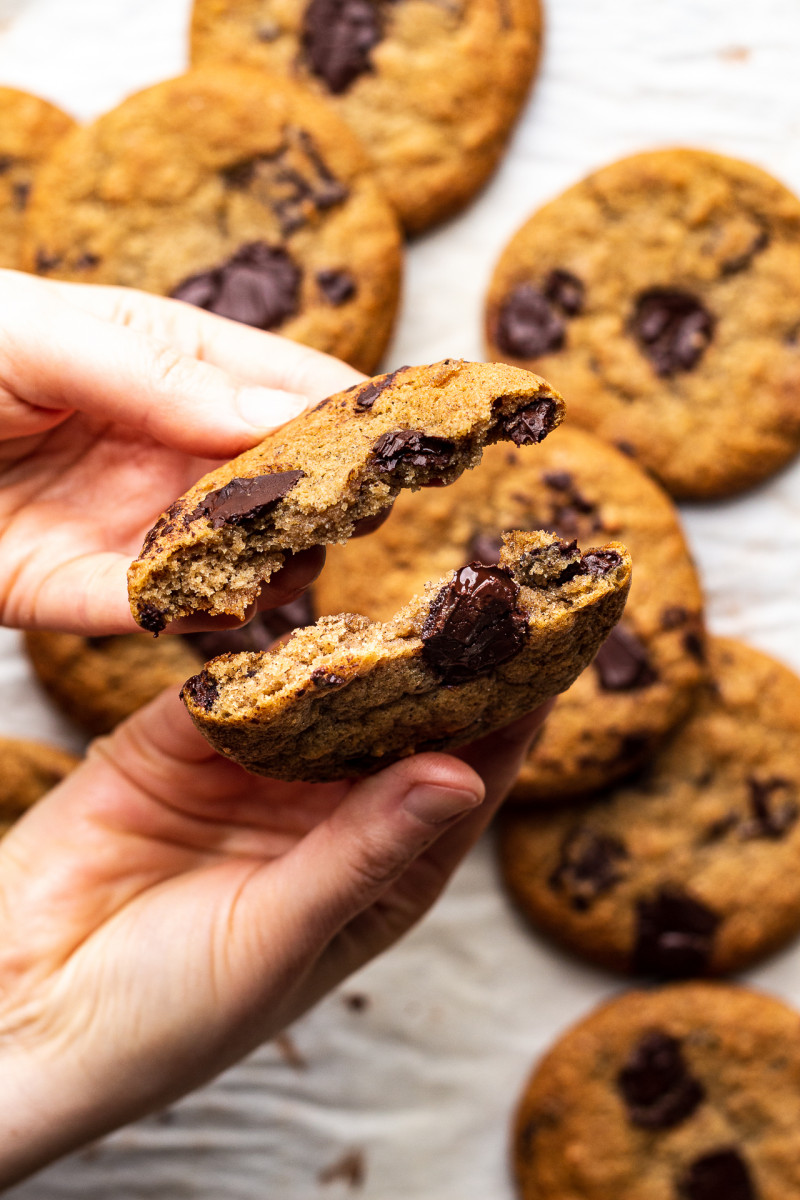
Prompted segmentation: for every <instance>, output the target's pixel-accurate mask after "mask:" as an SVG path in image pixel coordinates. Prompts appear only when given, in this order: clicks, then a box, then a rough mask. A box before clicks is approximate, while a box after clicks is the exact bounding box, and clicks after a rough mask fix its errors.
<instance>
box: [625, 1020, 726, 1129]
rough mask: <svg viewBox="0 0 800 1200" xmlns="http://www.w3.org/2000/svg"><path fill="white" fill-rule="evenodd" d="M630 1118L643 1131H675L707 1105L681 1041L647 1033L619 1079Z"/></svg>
mask: <svg viewBox="0 0 800 1200" xmlns="http://www.w3.org/2000/svg"><path fill="white" fill-rule="evenodd" d="M617 1086H618V1087H619V1090H620V1093H621V1094H622V1098H623V1099H624V1101H625V1106H626V1108H627V1110H628V1117H629V1119H630V1120H631V1122H632V1123H633V1124H634V1125H638V1126H640V1127H641V1128H642V1129H673V1128H674V1127H675V1126H676V1125H680V1124H681V1123H682V1122H683V1121H685V1120H687V1119H688V1118H689V1117H690V1116H691V1115H692V1113H694V1112H695V1110H696V1109H697V1108H698V1107H699V1106H700V1105H701V1104H702V1103H703V1100H704V1099H705V1094H706V1093H705V1088H704V1087H703V1085H702V1084H701V1083H699V1082H698V1080H696V1079H695V1078H694V1077H693V1076H692V1075H690V1074H689V1070H688V1068H687V1066H686V1062H685V1060H684V1057H683V1053H682V1051H681V1044H680V1042H679V1041H678V1039H677V1038H674V1037H671V1036H670V1035H669V1034H668V1033H664V1032H663V1030H660V1029H654V1030H652V1032H650V1033H646V1034H644V1036H643V1037H642V1038H640V1039H639V1041H638V1042H637V1043H636V1045H635V1046H634V1048H633V1050H632V1051H631V1054H630V1057H629V1058H628V1061H627V1062H626V1063H625V1066H624V1067H623V1068H622V1070H621V1071H620V1072H619V1074H618V1076H617Z"/></svg>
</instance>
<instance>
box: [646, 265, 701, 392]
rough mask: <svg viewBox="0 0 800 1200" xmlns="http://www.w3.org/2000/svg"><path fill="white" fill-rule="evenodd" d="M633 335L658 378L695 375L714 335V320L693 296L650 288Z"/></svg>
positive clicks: (674, 290)
mask: <svg viewBox="0 0 800 1200" xmlns="http://www.w3.org/2000/svg"><path fill="white" fill-rule="evenodd" d="M631 332H632V333H633V335H634V337H635V338H636V340H637V342H638V343H639V349H640V350H641V351H642V353H643V354H644V355H645V357H646V358H648V359H649V360H650V362H651V363H652V364H653V367H654V368H655V372H656V375H661V376H663V377H667V376H670V375H677V374H678V372H680V371H691V370H692V368H693V367H695V366H696V365H697V363H698V362H699V361H700V359H701V358H702V356H703V353H704V352H705V350H706V348H707V347H708V345H709V343H710V341H711V339H712V337H713V335H714V318H713V317H712V315H711V313H710V312H709V311H708V310H707V309H706V308H704V306H703V305H702V303H701V302H700V301H699V300H698V298H697V297H696V296H693V295H692V294H691V292H683V291H681V290H680V289H679V288H663V287H656V288H650V289H649V291H646V292H642V293H641V295H640V296H638V297H637V300H636V307H635V309H634V313H633V318H632V320H631Z"/></svg>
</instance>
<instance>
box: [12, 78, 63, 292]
mask: <svg viewBox="0 0 800 1200" xmlns="http://www.w3.org/2000/svg"><path fill="white" fill-rule="evenodd" d="M74 128H75V122H74V121H73V119H72V117H68V116H67V114H66V113H64V112H62V111H61V109H60V108H56V107H55V105H53V104H49V103H48V102H47V101H46V100H42V99H40V97H39V96H31V95H30V94H29V93H28V92H19V91H17V90H16V88H7V87H0V267H9V268H11V269H14V268H16V267H18V266H19V265H20V249H21V239H22V226H23V222H24V220H25V210H26V209H27V207H28V201H29V199H30V194H31V188H32V186H33V183H34V179H35V178H36V176H37V174H38V171H39V168H40V167H41V165H42V163H43V161H44V160H45V159H46V158H47V156H48V154H50V153H51V152H52V150H53V147H54V146H56V145H57V143H58V142H59V141H60V140H61V138H63V137H64V136H65V135H66V134H67V133H69V131H70V130H71V129H74Z"/></svg>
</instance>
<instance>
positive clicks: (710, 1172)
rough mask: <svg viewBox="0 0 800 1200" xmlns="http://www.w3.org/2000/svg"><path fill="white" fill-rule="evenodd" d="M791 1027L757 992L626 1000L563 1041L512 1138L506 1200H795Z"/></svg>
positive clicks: (799, 1064)
mask: <svg viewBox="0 0 800 1200" xmlns="http://www.w3.org/2000/svg"><path fill="white" fill-rule="evenodd" d="M799 1033H800V1016H798V1014H797V1013H796V1012H794V1011H793V1010H792V1009H791V1008H789V1007H788V1006H787V1005H785V1004H782V1003H781V1002H780V1001H778V1000H775V999H773V998H772V997H770V996H766V995H763V994H761V993H759V992H753V991H749V990H746V989H745V988H740V987H729V986H726V985H724V984H709V983H692V984H681V985H678V986H673V987H668V988H660V989H657V990H655V991H648V992H629V993H628V994H627V995H625V996H620V997H618V998H617V999H615V1000H612V1001H611V1002H610V1003H607V1004H604V1005H603V1006H602V1007H601V1008H599V1009H596V1010H595V1011H594V1012H592V1013H591V1014H590V1015H589V1016H588V1017H586V1018H585V1019H584V1020H582V1021H581V1022H580V1023H579V1024H578V1025H576V1026H574V1027H573V1028H572V1029H570V1030H569V1031H568V1032H567V1033H566V1034H564V1035H563V1036H562V1037H561V1038H560V1039H559V1041H558V1042H557V1043H556V1045H555V1046H554V1047H553V1048H552V1049H551V1050H550V1052H549V1053H548V1054H547V1055H546V1056H545V1058H544V1059H543V1060H542V1062H541V1063H540V1064H539V1066H538V1067H537V1069H536V1070H535V1072H534V1074H533V1076H532V1078H531V1079H530V1081H529V1082H528V1084H527V1086H526V1088H525V1092H524V1095H523V1097H522V1100H521V1103H520V1105H519V1108H518V1111H517V1114H516V1122H515V1132H514V1150H513V1155H514V1171H515V1175H516V1179H517V1185H518V1194H519V1196H520V1200H577V1198H578V1197H580V1200H789V1197H791V1196H797V1195H800V1154H799V1153H798V1142H797V1130H798V1128H800V1039H799V1038H798V1034H799Z"/></svg>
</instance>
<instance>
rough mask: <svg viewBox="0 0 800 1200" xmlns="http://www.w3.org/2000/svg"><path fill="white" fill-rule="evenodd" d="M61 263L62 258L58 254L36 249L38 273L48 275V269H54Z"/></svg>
mask: <svg viewBox="0 0 800 1200" xmlns="http://www.w3.org/2000/svg"><path fill="white" fill-rule="evenodd" d="M60 265H61V259H60V258H59V256H58V255H57V254H50V252H49V251H48V250H42V249H39V250H37V251H36V272H37V274H38V275H46V274H47V272H48V271H54V270H55V268H56V267H58V266H60Z"/></svg>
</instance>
